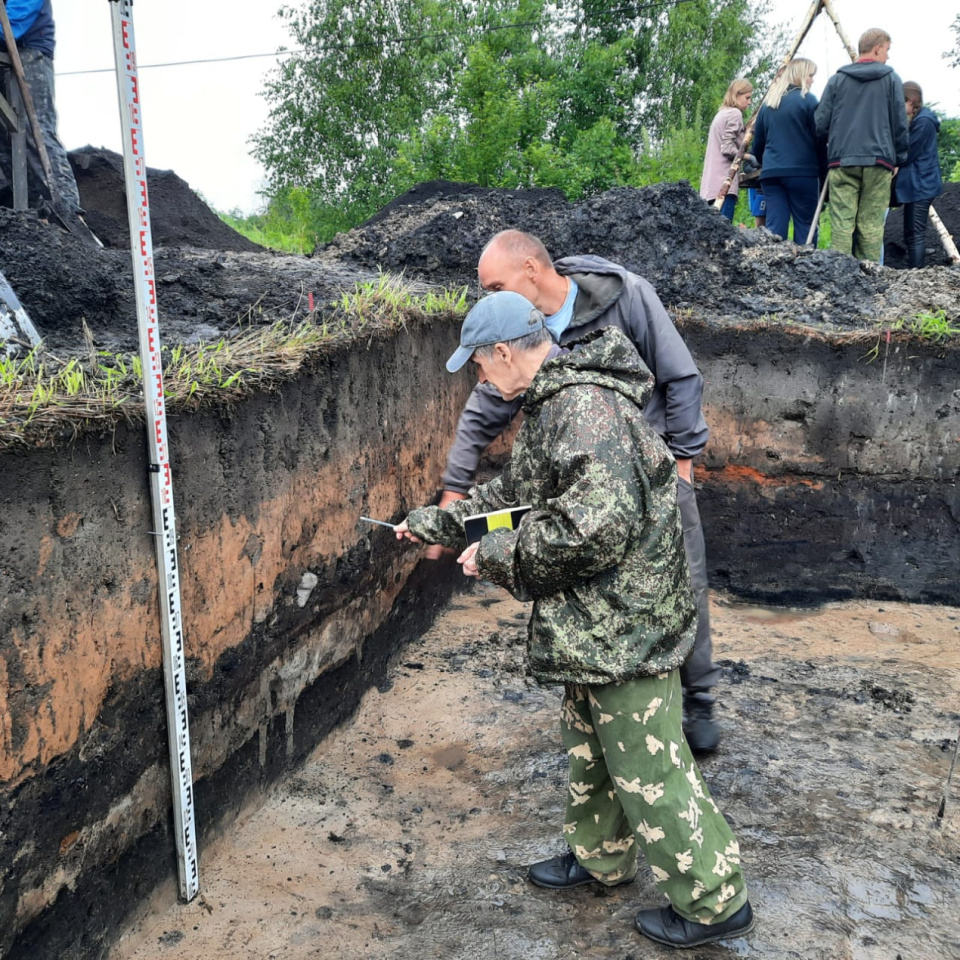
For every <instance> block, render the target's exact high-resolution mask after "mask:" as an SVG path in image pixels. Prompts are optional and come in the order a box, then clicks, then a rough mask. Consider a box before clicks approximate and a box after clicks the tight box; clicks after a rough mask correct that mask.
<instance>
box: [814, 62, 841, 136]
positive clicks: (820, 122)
mask: <svg viewBox="0 0 960 960" xmlns="http://www.w3.org/2000/svg"><path fill="white" fill-rule="evenodd" d="M835 92H836V83H835V81H834V78H833V77H831V78H830V79H829V80H828V81H827V86H826V88H825V89H824V91H823V99H822V100H821V101H820V102H819V103H818V104H817V110H816V113H814V115H813V124H814V127H815V128H816V131H817V139H818V140H821V141H823V142H826V140H827V136H828V135H829V133H830V120H831V118H832V116H833V98H834V94H835Z"/></svg>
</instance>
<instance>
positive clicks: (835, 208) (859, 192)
mask: <svg viewBox="0 0 960 960" xmlns="http://www.w3.org/2000/svg"><path fill="white" fill-rule="evenodd" d="M827 179H828V181H829V183H830V231H831V233H830V249H831V250H840V251H841V252H842V253H852V254H853V255H854V256H855V257H856V258H857V259H858V260H874V261H876V262H877V263H879V262H880V251H881V250H882V249H883V224H884V220H885V218H886V213H887V209H888V207H889V206H890V182H891V180H892V179H893V173H892V172H891V171H890V170H888V169H887V168H886V167H880V166H875V167H834V168H833V169H832V170H831V171H830V172H829V174H828V175H827Z"/></svg>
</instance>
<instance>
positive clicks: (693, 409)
mask: <svg viewBox="0 0 960 960" xmlns="http://www.w3.org/2000/svg"><path fill="white" fill-rule="evenodd" d="M477 272H478V274H479V279H480V285H481V286H482V287H483V288H484V289H485V290H487V291H489V292H491V293H494V292H497V291H500V290H509V291H512V292H513V293H519V294H522V295H523V296H525V297H526V298H527V299H528V300H529V301H530V302H531V303H533V304H534V306H536V307H537V309H538V310H540V311H541V312H542V313H543V314H545V316H546V324H547V326H548V327H549V328H550V330H551V331H552V332H553V334H554V336H555V337H556V338H557V339H558V340H559V342H560V343H561V345H562V344H566V343H568V342H569V341H571V340H576V339H580V338H582V337H583V336H584V335H585V334H587V333H590V332H591V331H593V330H598V329H601V328H603V327H610V326H614V327H618V328H619V329H621V330H623V331H624V333H626V335H627V336H628V337H629V338H630V340H632V341H633V343H634V345H635V346H636V348H637V351H638V352H639V353H640V356H641V357H642V358H643V361H644V363H646V365H647V367H648V368H649V369H650V372H651V373H652V374H653V376H654V379H655V384H654V389H653V395H652V396H651V398H650V401H649V403H648V404H647V406H646V408H645V410H644V416H645V418H646V419H647V421H648V422H649V423H650V425H651V426H652V427H653V429H654V430H655V431H656V432H657V433H658V434H659V435H660V436H661V437H663V439H664V440H665V441H666V444H667V447H668V448H669V449H670V452H671V453H672V454H673V456H674V458H675V459H676V461H677V473H678V476H679V481H678V482H679V487H678V491H677V495H678V500H679V504H680V514H681V517H682V520H683V537H684V546H685V549H686V554H687V562H688V564H689V566H690V576H691V581H692V583H693V588H694V593H695V595H696V600H697V612H698V617H699V625H698V628H697V637H696V643H695V645H694V649H693V651H692V653H691V654H690V656H689V658H688V659H687V662H686V663H685V664H684V665H683V667H681V669H680V680H681V683H682V685H683V690H684V708H685V713H686V722H685V723H684V733H685V734H686V737H687V740H688V741H689V743H690V747H691V749H692V750H693V751H694V753H697V754H705V753H711V752H712V751H714V750H715V749H716V747H717V744H718V742H719V739H720V737H719V731H718V730H717V726H716V723H715V721H714V717H713V710H714V695H713V693H712V690H713V687H714V686H715V685H716V683H717V680H718V679H719V676H720V668H719V667H718V666H717V665H716V664H715V663H714V662H713V644H712V639H711V635H710V607H709V598H708V587H707V561H706V550H705V547H704V542H703V529H702V527H701V525H700V514H699V511H698V509H697V499H696V494H695V492H694V488H693V457H695V456H697V455H698V454H699V453H700V452H701V451H702V450H703V448H704V447H705V446H706V443H707V438H708V436H709V432H708V430H707V424H706V421H705V420H704V418H703V412H702V410H701V394H702V391H703V378H702V377H701V376H700V371H699V370H698V369H697V365H696V364H695V363H694V361H693V357H691V356H690V351H689V350H688V349H687V347H686V344H685V343H684V342H683V339H682V338H681V337H680V334H679V333H678V332H677V329H676V327H675V326H674V325H673V321H672V320H671V319H670V317H669V316H668V315H667V312H666V310H664V308H663V304H662V303H661V302H660V299H659V297H658V296H657V294H656V292H655V291H654V289H653V287H652V286H651V285H650V284H649V283H648V282H647V281H646V280H644V279H642V278H641V277H638V276H637V275H636V274H633V273H630V272H629V271H628V270H626V269H624V268H623V267H621V266H619V265H618V264H615V263H611V262H610V261H609V260H604V259H603V258H602V257H597V256H592V255H590V256H579V257H567V258H565V259H562V260H558V261H557V262H556V263H553V262H552V261H551V259H550V255H549V254H548V252H547V249H546V247H545V246H544V245H543V243H542V242H541V241H540V240H539V239H538V238H537V237H534V236H532V235H531V234H527V233H521V232H520V231H519V230H504V231H502V232H501V233H498V234H497V235H496V236H495V237H494V238H493V239H492V240H491V241H490V242H489V243H488V244H487V247H486V249H485V250H484V252H483V254H482V255H481V257H480V262H479V264H478V266H477ZM520 404H521V400H520V399H516V400H513V401H509V402H508V401H505V400H504V399H503V398H502V397H501V396H500V394H499V393H498V392H497V391H496V390H495V389H492V388H490V387H489V386H488V385H486V384H478V385H477V387H476V388H474V391H473V393H472V394H471V395H470V398H469V400H468V401H467V404H466V407H465V408H464V411H463V414H462V415H461V417H460V422H459V423H458V425H457V437H456V440H455V441H454V444H453V447H452V449H451V451H450V455H449V457H448V459H447V468H446V470H445V471H444V476H443V488H444V492H443V496H442V497H441V500H440V506H446V505H447V504H449V503H451V502H452V501H454V500H458V499H462V498H463V497H464V496H465V495H466V493H467V491H468V490H469V489H470V488H471V486H472V485H473V482H474V476H475V474H476V470H477V466H478V464H479V462H480V456H481V454H482V453H483V451H484V450H485V449H486V448H487V446H489V444H490V443H492V442H493V441H494V440H495V439H496V438H497V437H498V436H499V435H500V434H501V433H502V432H503V431H504V430H505V429H506V427H507V426H508V425H509V423H510V421H511V420H513V418H514V416H516V414H517V412H518V411H519V409H520ZM433 555H434V556H436V555H437V554H436V553H434V554H433Z"/></svg>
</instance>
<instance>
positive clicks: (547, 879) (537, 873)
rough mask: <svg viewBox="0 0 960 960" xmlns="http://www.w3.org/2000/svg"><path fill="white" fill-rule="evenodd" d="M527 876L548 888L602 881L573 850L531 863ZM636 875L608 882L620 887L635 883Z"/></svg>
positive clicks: (562, 887) (538, 884) (555, 888)
mask: <svg viewBox="0 0 960 960" xmlns="http://www.w3.org/2000/svg"><path fill="white" fill-rule="evenodd" d="M527 878H528V879H529V880H530V882H531V883H535V884H536V885H537V886H538V887H545V888H546V889H548V890H567V889H569V888H570V887H579V886H581V885H582V884H584V883H600V882H601V881H600V880H598V879H597V878H596V877H595V876H594V875H593V874H592V873H590V871H589V870H587V869H585V868H584V867H581V866H580V864H579V862H578V861H577V858H576V856H574V853H573V851H572V850H568V851H567V852H566V853H564V854H562V855H561V856H559V857H551V858H550V859H549V860H541V861H540V862H539V863H531V864H530V866H529V867H528V868H527ZM633 880H634V876H629V877H623V878H622V879H621V880H618V881H617V882H616V883H611V884H607V886H611V887H619V886H620V884H622V883H633Z"/></svg>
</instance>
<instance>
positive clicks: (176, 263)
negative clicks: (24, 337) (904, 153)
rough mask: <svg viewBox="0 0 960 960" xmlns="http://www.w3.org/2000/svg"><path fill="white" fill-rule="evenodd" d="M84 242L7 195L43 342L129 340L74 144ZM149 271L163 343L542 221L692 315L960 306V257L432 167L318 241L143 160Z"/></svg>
mask: <svg viewBox="0 0 960 960" xmlns="http://www.w3.org/2000/svg"><path fill="white" fill-rule="evenodd" d="M71 159H72V162H73V164H74V167H75V170H76V171H77V175H78V181H79V184H80V190H81V197H82V201H83V204H84V207H85V209H86V211H87V221H88V223H89V224H90V226H91V227H92V228H93V229H94V232H95V233H98V234H99V235H100V238H101V240H102V241H103V243H104V246H103V247H102V248H96V247H91V246H90V245H88V244H85V243H84V242H83V241H82V240H80V239H78V238H76V237H75V236H73V235H72V234H69V233H67V232H66V231H64V230H63V229H61V228H60V227H59V226H57V225H56V224H51V223H48V222H47V221H46V220H43V219H41V218H39V217H38V216H37V215H36V214H35V213H33V212H27V213H14V212H13V211H11V210H7V209H0V270H2V271H3V273H4V274H5V275H6V277H7V279H8V280H9V281H10V283H11V284H12V286H13V289H14V290H15V291H16V292H17V294H18V296H19V297H20V300H21V302H22V303H23V305H24V306H25V307H26V309H27V311H28V313H29V314H30V317H31V319H32V320H33V322H34V324H35V325H36V327H37V329H38V330H39V332H40V334H41V335H42V336H43V337H44V342H45V344H46V346H47V348H48V349H49V350H50V351H51V352H52V353H54V354H55V355H58V356H63V355H69V354H75V353H82V352H83V351H84V350H85V347H84V339H83V334H82V322H84V321H85V322H86V324H87V325H88V327H89V329H90V331H91V333H92V334H93V338H94V342H95V344H96V345H97V347H98V348H104V349H111V350H131V351H132V350H136V349H137V343H138V336H137V320H136V306H135V299H134V283H133V271H132V267H131V255H130V252H129V249H128V248H127V246H126V244H127V230H126V202H125V194H124V189H123V180H122V176H121V163H120V158H119V157H118V156H117V155H115V154H113V155H111V154H110V153H109V152H108V151H103V150H91V149H89V148H88V149H84V150H79V151H75V152H74V153H73V155H72V157H71ZM148 186H149V190H150V210H151V221H152V227H153V237H154V275H155V280H156V287H157V303H158V309H159V316H160V330H161V339H162V341H163V342H164V343H165V344H173V343H189V342H196V341H198V340H205V341H209V340H214V339H216V338H217V337H219V336H222V335H230V334H231V333H233V332H236V331H238V330H241V329H245V328H248V327H249V326H250V325H261V324H268V323H274V322H277V321H289V322H294V321H298V320H301V319H304V318H306V317H307V316H308V313H309V307H308V303H309V295H310V294H313V298H314V302H315V304H316V305H317V307H318V309H323V307H324V305H325V304H327V303H329V302H330V301H332V300H334V299H336V298H338V296H339V294H340V292H341V291H342V290H343V289H345V288H346V289H350V288H352V287H353V285H354V284H355V283H356V282H358V281H362V280H365V279H368V278H369V277H371V276H374V275H376V272H377V271H378V270H379V269H381V268H382V269H383V270H386V271H390V272H400V271H402V272H403V273H404V276H405V277H406V279H407V280H408V281H409V282H411V283H412V284H414V285H416V284H418V283H426V284H444V285H449V284H457V285H460V284H468V285H470V287H471V293H472V294H473V295H476V294H477V292H478V291H477V289H476V281H475V277H476V262H477V258H478V257H479V254H480V252H481V250H482V249H483V247H484V245H485V244H486V242H487V241H488V240H489V239H490V237H491V236H493V234H494V233H496V232H497V231H498V230H501V229H504V228H506V227H518V228H520V229H526V230H530V231H533V232H536V233H537V234H539V235H540V236H541V237H542V238H543V239H544V242H545V243H546V244H547V247H548V248H549V249H550V251H551V253H553V254H554V255H555V256H565V255H570V254H574V253H596V254H599V255H601V256H606V257H609V258H611V259H613V260H616V261H618V262H620V263H623V264H625V265H626V266H628V267H630V268H631V269H633V270H636V271H637V272H638V273H640V274H641V275H643V276H645V277H647V278H648V279H649V280H650V281H651V282H652V283H653V284H654V286H655V287H656V288H657V291H658V293H659V294H660V296H661V299H663V300H664V302H665V303H667V304H668V305H670V306H671V307H673V308H675V309H677V310H680V311H687V312H688V313H689V315H691V316H694V317H702V318H705V319H710V320H714V321H720V322H734V323H745V322H750V321H753V320H756V319H758V318H765V317H766V318H772V319H779V320H783V321H790V322H795V323H806V324H815V325H827V326H830V327H839V328H845V329H851V328H854V329H855V328H857V327H862V326H864V325H868V324H871V323H873V322H875V321H877V320H883V321H887V322H893V321H896V320H898V319H901V318H908V317H911V316H914V315H915V314H917V313H918V312H920V311H925V310H939V309H942V310H945V311H946V313H947V315H948V317H950V318H951V319H954V318H957V317H958V316H960V271H958V270H956V269H954V268H947V267H936V268H928V269H925V270H922V271H915V270H903V271H897V270H890V269H883V268H880V267H877V266H875V265H872V264H861V263H858V262H857V261H856V260H854V259H852V258H851V257H847V256H842V255H840V254H835V253H831V252H826V251H820V252H814V251H808V250H803V249H801V248H798V247H796V246H794V245H793V244H791V243H785V242H781V241H779V240H777V239H776V238H774V237H772V236H771V235H770V234H768V233H767V232H766V231H763V230H743V229H736V228H734V227H732V226H731V225H730V224H729V223H727V222H726V221H725V220H723V219H722V218H721V217H720V216H719V214H717V213H716V211H714V210H711V209H708V208H707V207H706V206H705V205H704V204H703V203H702V202H701V201H700V200H699V198H698V197H697V196H696V194H695V193H694V192H693V191H692V190H691V189H690V187H689V185H688V184H686V183H665V184H659V185H656V186H652V187H645V188H643V189H639V190H638V189H632V188H621V189H617V190H611V191H608V192H607V193H604V194H602V195H600V196H598V197H594V198H592V199H589V200H585V201H583V202H580V203H570V202H568V201H567V200H565V199H564V197H563V196H562V194H561V193H560V192H559V191H555V190H496V189H485V188H480V187H476V186H470V185H465V184H452V183H448V182H432V183H427V184H422V185H420V186H419V187H416V188H414V189H413V190H411V191H410V192H408V193H406V194H404V195H403V196H401V197H398V198H397V199H396V200H395V201H393V202H392V203H391V204H389V205H388V206H387V207H386V208H385V209H384V210H382V211H381V212H380V213H378V214H377V215H376V216H375V217H373V218H371V219H370V220H369V221H367V222H366V223H365V224H362V225H361V226H359V227H357V228H355V229H354V230H351V231H349V232H348V233H345V234H341V235H339V236H338V237H336V238H335V239H334V241H333V242H332V243H330V244H328V245H326V246H325V247H322V248H319V249H318V250H317V251H315V253H314V255H313V256H299V255H281V254H276V253H272V252H270V251H266V250H261V249H260V248H257V247H256V246H255V245H253V244H250V243H249V241H247V240H246V239H245V238H243V237H241V236H240V235H239V234H237V233H236V232H234V231H233V230H231V229H230V228H229V227H228V226H227V225H226V224H224V223H222V222H221V221H220V220H219V218H217V217H216V215H215V214H214V213H213V212H212V211H211V210H210V209H209V208H208V207H207V206H206V204H205V203H204V202H203V200H202V199H201V198H200V197H199V196H198V195H197V194H195V193H194V192H193V191H192V190H191V189H190V188H189V186H188V185H187V184H186V183H185V182H184V181H183V180H181V179H180V178H179V177H177V176H176V175H175V174H173V173H172V172H169V171H155V170H150V171H148Z"/></svg>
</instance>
